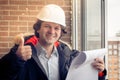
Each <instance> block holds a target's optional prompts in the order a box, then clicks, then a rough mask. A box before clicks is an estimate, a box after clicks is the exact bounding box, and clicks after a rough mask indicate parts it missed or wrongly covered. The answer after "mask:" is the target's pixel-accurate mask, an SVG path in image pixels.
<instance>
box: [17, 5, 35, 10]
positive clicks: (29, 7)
mask: <svg viewBox="0 0 120 80" xmlns="http://www.w3.org/2000/svg"><path fill="white" fill-rule="evenodd" d="M36 9H37V6H31V5H29V6H28V5H25V6H23V5H22V6H19V10H25V11H30V10H36Z"/></svg>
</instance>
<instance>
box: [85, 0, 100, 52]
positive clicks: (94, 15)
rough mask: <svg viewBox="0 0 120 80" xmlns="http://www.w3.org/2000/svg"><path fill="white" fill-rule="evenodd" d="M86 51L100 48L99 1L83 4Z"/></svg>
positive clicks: (89, 1)
mask: <svg viewBox="0 0 120 80" xmlns="http://www.w3.org/2000/svg"><path fill="white" fill-rule="evenodd" d="M85 14H86V15H85V16H86V17H85V19H86V20H85V27H86V31H87V33H86V49H87V50H90V49H98V48H101V0H86V2H85Z"/></svg>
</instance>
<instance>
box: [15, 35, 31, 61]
mask: <svg viewBox="0 0 120 80" xmlns="http://www.w3.org/2000/svg"><path fill="white" fill-rule="evenodd" d="M16 54H17V56H18V57H20V58H21V59H22V60H25V61H27V60H28V59H30V58H31V55H32V49H31V46H29V45H26V46H24V37H23V34H20V35H19V47H18V49H17V51H16Z"/></svg>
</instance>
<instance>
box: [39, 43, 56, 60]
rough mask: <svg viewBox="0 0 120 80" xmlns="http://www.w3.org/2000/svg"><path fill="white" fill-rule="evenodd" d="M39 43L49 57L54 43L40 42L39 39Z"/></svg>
mask: <svg viewBox="0 0 120 80" xmlns="http://www.w3.org/2000/svg"><path fill="white" fill-rule="evenodd" d="M39 43H40V45H41V46H42V47H43V48H44V49H45V50H46V53H47V57H48V58H49V57H50V56H51V54H52V52H53V50H54V44H42V43H41V42H40V41H39Z"/></svg>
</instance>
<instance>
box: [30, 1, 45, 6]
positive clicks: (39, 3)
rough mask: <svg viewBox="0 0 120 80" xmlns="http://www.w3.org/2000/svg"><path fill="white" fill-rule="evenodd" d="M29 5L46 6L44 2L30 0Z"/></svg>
mask: <svg viewBox="0 0 120 80" xmlns="http://www.w3.org/2000/svg"><path fill="white" fill-rule="evenodd" d="M28 4H29V5H43V4H45V1H44V0H33V1H32V0H28Z"/></svg>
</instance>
